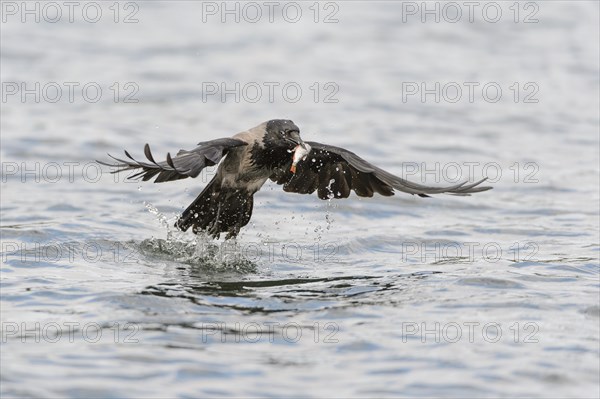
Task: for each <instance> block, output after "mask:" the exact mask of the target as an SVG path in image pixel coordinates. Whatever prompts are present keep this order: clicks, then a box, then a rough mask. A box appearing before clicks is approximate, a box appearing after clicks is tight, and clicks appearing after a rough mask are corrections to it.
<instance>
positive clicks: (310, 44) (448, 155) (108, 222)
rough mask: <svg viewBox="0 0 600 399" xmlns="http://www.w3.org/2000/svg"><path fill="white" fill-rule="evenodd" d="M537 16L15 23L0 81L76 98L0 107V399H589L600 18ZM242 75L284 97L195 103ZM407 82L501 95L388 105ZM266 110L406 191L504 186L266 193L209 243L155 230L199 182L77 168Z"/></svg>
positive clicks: (177, 11) (594, 323)
mask: <svg viewBox="0 0 600 399" xmlns="http://www.w3.org/2000/svg"><path fill="white" fill-rule="evenodd" d="M530 3H533V4H534V5H535V6H537V8H535V7H534V6H527V7H529V8H525V5H526V4H525V3H524V2H521V3H520V4H519V10H520V15H519V22H518V23H515V22H514V20H513V18H514V13H513V10H511V9H510V7H511V6H512V5H513V2H497V4H499V5H500V6H501V8H502V12H503V14H502V17H501V18H500V21H498V22H497V23H491V22H488V21H486V20H485V19H484V18H483V16H482V13H481V8H482V7H483V5H485V4H486V3H481V7H479V8H477V9H476V10H477V11H476V12H475V14H474V22H472V23H471V22H469V21H468V16H467V15H463V17H462V19H461V20H460V21H459V22H457V23H450V22H447V21H446V20H444V18H442V19H441V20H440V22H439V23H436V22H435V21H433V20H432V19H431V17H429V18H428V19H427V20H426V21H425V22H422V21H421V20H420V14H417V15H416V16H415V15H410V14H407V13H404V14H403V7H406V6H407V5H406V2H405V3H402V2H392V1H388V2H367V1H349V2H334V3H333V2H332V3H331V4H333V6H331V5H330V6H328V7H329V8H325V4H324V3H321V4H320V5H319V10H320V15H319V18H318V22H315V21H314V9H310V8H309V7H311V6H313V3H312V2H298V3H297V4H299V5H300V7H301V9H302V11H303V14H302V17H301V18H300V20H299V21H298V22H297V23H290V22H288V21H286V20H285V19H284V18H283V17H282V14H281V12H280V10H281V8H277V9H276V12H275V17H274V22H273V23H271V22H269V21H268V19H267V17H266V14H264V15H263V17H262V19H261V20H259V21H258V22H256V23H251V22H249V21H248V20H245V19H244V18H241V20H240V22H239V23H236V22H235V21H233V20H232V17H229V18H228V19H227V20H226V22H225V23H222V22H221V20H220V19H221V17H220V15H216V16H214V15H206V14H205V15H204V17H205V19H206V22H203V13H202V10H203V8H202V7H203V5H202V3H200V2H191V1H185V2H183V1H174V2H166V1H165V2H162V1H152V2H150V1H143V2H134V3H133V4H134V6H127V7H129V8H125V7H126V4H125V3H120V4H119V9H120V15H119V22H117V23H115V22H114V10H111V9H109V7H110V6H111V5H112V2H98V4H101V6H102V11H103V15H102V18H101V20H100V21H99V22H97V23H90V22H88V21H86V20H85V19H84V18H83V17H82V14H81V9H80V8H78V9H77V10H79V11H77V10H76V13H75V14H74V22H73V23H70V22H68V20H66V18H67V17H66V15H64V16H63V19H62V20H61V21H59V22H57V23H50V22H45V21H44V19H43V18H42V19H41V21H40V22H39V23H36V22H35V21H32V20H31V17H29V19H28V20H26V22H25V23H23V22H21V21H20V15H19V14H17V16H12V15H6V14H5V16H6V17H7V21H6V22H3V23H2V25H1V46H0V49H1V80H2V82H3V85H4V86H3V90H5V89H7V88H8V86H6V83H7V82H13V83H17V84H19V85H20V84H21V83H23V82H25V83H26V84H27V85H28V86H27V87H29V88H31V87H35V86H34V85H35V82H39V83H40V84H41V87H43V86H44V85H46V84H48V83H49V82H57V83H58V84H59V85H61V86H63V88H64V87H65V86H64V83H65V82H76V83H78V84H79V86H77V87H78V88H77V89H75V92H74V93H75V97H74V99H73V101H72V102H71V101H69V99H68V96H67V91H66V89H65V92H64V93H63V97H62V98H61V99H60V101H57V102H56V103H52V102H50V101H49V99H50V97H52V98H54V96H53V94H52V92H51V91H49V92H47V93H45V94H43V93H42V96H41V99H40V101H39V102H37V101H35V99H34V98H33V96H32V95H29V96H26V97H25V99H22V98H21V96H20V93H17V94H15V95H10V96H9V95H7V97H6V98H3V101H2V104H1V106H2V114H1V147H2V148H1V150H0V155H1V158H2V182H1V192H2V194H1V205H2V206H1V226H0V227H1V229H0V231H1V233H2V250H1V254H2V269H1V280H2V285H1V296H2V302H1V310H2V312H1V313H2V315H1V322H2V342H1V358H2V359H1V380H0V382H1V393H2V396H3V397H50V396H52V397H57V396H62V397H84V396H86V397H196V396H205V397H206V396H211V397H215V396H216V397H218V396H260V397H299V396H302V397H305V396H309V397H348V396H352V397H398V396H410V397H415V396H416V397H431V396H440V397H441V396H444V397H448V396H452V397H523V396H530V397H598V395H599V393H600V392H599V369H600V367H599V356H600V349H599V342H600V340H599V304H598V303H599V284H598V283H599V264H598V256H599V254H598V250H599V249H598V248H599V238H598V237H599V209H598V206H599V191H598V181H599V137H598V126H599V123H600V119H599V113H598V110H599V51H598V37H599V30H598V29H599V28H598V26H599V18H598V14H599V6H598V3H597V2H592V1H590V2H585V1H573V2H568V1H548V2H541V1H538V2H530ZM214 4H216V5H217V7H220V2H217V3H214ZM229 4H233V3H229ZM414 4H416V5H417V6H420V3H414ZM429 4H430V5H431V6H432V7H433V4H434V3H429ZM440 4H441V3H440ZM459 4H462V3H459ZM136 6H137V8H136ZM232 7H233V6H232ZM313 7H314V6H313ZM62 10H63V12H66V9H65V8H64V7H63V9H62ZM262 10H263V13H266V8H264V7H263V8H262ZM277 10H279V12H277ZM407 10H408V9H406V8H404V11H407ZM250 11H251V10H248V12H250ZM289 11H290V13H291V12H292V11H291V10H289ZM447 11H448V12H450V11H451V10H447ZM462 11H463V13H466V12H467V11H468V9H467V8H466V7H464V6H462ZM534 11H535V13H534V15H533V17H532V19H537V22H533V23H524V22H523V19H524V18H525V16H527V15H530V13H532V12H534ZM48 12H50V10H48ZM132 12H133V16H132V18H133V19H137V20H138V21H137V22H134V23H123V21H122V20H123V18H124V17H125V16H126V15H130V13H132ZM332 12H333V14H331V13H332ZM490 13H491V11H490ZM290 15H292V17H293V14H290ZM326 15H327V16H330V17H331V18H330V19H333V20H335V19H337V22H335V21H334V22H332V23H324V18H325V16H326ZM403 15H404V17H405V20H404V21H403ZM449 15H450V14H449ZM490 15H492V14H490ZM450 17H452V15H450ZM250 18H252V15H250ZM329 22H331V21H329ZM530 22H531V21H530ZM90 82H93V83H95V84H97V85H99V86H100V87H101V88H102V89H103V91H102V95H101V97H100V99H99V100H98V101H97V102H95V103H92V102H90V101H88V100H89V98H84V97H83V95H82V93H81V90H80V89H81V87H82V86H83V85H85V84H87V83H90ZM115 82H117V83H118V84H119V85H120V86H119V87H120V97H118V98H117V101H115V99H114V98H113V93H114V92H113V90H111V89H110V87H111V86H112V85H113V84H114V83H115ZM235 82H239V83H240V85H241V87H243V86H244V85H245V84H248V83H251V82H254V83H256V84H258V85H260V86H261V87H263V88H265V86H264V82H277V83H278V84H279V86H277V87H279V88H281V87H282V86H283V85H285V84H286V83H290V82H293V83H294V84H295V85H299V86H300V87H301V88H302V95H301V97H300V99H299V101H297V102H292V101H290V99H289V98H287V99H286V98H284V97H283V95H282V93H281V91H280V90H277V89H276V90H275V97H274V98H273V99H272V101H271V100H270V99H269V98H268V96H267V92H266V89H265V91H264V92H263V93H262V97H261V98H260V99H259V101H256V102H251V101H250V100H252V99H253V98H254V97H255V96H254V95H253V94H252V92H248V93H246V94H247V95H246V96H242V98H241V99H240V101H239V102H236V101H235V99H234V98H233V96H232V95H229V96H226V98H225V100H226V101H222V100H221V98H220V97H219V95H218V94H217V95H209V94H208V92H207V90H206V89H207V87H209V86H210V85H211V84H213V83H214V84H217V85H221V84H222V83H225V85H226V88H233V87H235ZM422 82H426V84H427V87H429V88H432V87H435V82H440V84H441V86H443V85H444V84H447V83H449V82H457V83H458V84H459V85H460V86H462V84H463V83H464V82H477V83H479V84H480V86H478V87H479V88H481V87H482V86H483V85H484V84H486V83H489V82H494V83H496V84H497V85H499V86H500V87H501V88H502V96H501V98H500V99H499V101H497V102H490V101H488V99H486V98H484V97H483V95H482V94H481V91H480V90H479V89H476V90H475V97H474V100H473V101H472V102H471V101H469V100H468V98H467V97H466V92H465V93H463V97H462V98H461V99H460V100H459V101H457V102H451V101H449V99H450V97H452V98H454V96H453V95H452V92H448V93H446V94H447V95H446V96H443V98H441V100H440V101H439V103H438V102H436V101H435V99H434V98H433V96H432V95H428V96H426V98H425V101H424V102H423V101H421V99H420V96H419V95H415V96H407V97H406V98H404V99H403V93H406V89H407V87H409V86H410V85H411V84H413V83H415V84H417V85H420V84H421V83H422ZM515 82H517V83H518V86H519V87H520V90H521V91H520V97H519V99H518V101H515V99H514V97H513V94H514V91H513V90H511V89H510V87H511V86H512V85H513V84H514V83H515ZM127 83H131V84H133V86H128V87H125V86H124V85H125V84H127ZM315 83H317V87H319V88H320V94H319V97H318V98H317V99H316V100H315V98H314V90H313V89H311V88H310V87H311V86H312V87H314V86H313V85H314V84H315ZM328 83H330V84H333V86H331V85H330V86H327V87H325V85H326V84H328ZM527 83H531V84H532V85H530V86H527V88H525V87H524V85H525V84H527ZM407 85H408V86H407ZM332 87H333V88H334V89H332ZM411 87H413V86H411ZM463 87H464V86H463ZM513 87H514V86H513ZM50 89H51V87H49V88H48V90H50ZM134 89H137V91H136V93H135V94H133V96H132V97H131V99H133V100H138V101H137V102H125V98H124V97H125V95H126V94H131V93H132V92H133V91H134ZM403 90H404V91H403ZM334 91H337V92H335V94H333V95H332V97H330V98H328V101H325V98H324V97H325V94H326V93H333V92H334ZM533 91H535V94H534V95H533V96H532V97H531V98H529V100H537V102H525V101H524V96H525V95H526V94H530V93H532V92H533ZM90 93H92V92H90ZM290 93H292V92H290ZM3 95H6V91H4V92H3ZM92 95H93V94H90V96H92ZM290 95H292V94H290ZM329 100H337V101H335V102H329ZM272 118H290V119H292V120H294V121H295V122H296V123H297V124H298V125H299V126H300V128H301V130H302V135H303V137H304V138H305V139H307V140H314V141H321V142H325V143H329V144H334V145H339V146H343V147H346V148H349V149H351V150H353V151H355V152H357V153H358V154H360V155H361V156H363V157H364V158H366V159H367V160H370V161H372V162H374V163H376V164H377V165H379V166H381V167H383V168H386V169H387V170H389V171H391V172H394V173H396V174H404V175H405V176H406V177H407V178H410V179H411V180H413V181H416V182H427V183H430V184H433V185H435V184H440V185H442V184H451V182H452V181H455V180H457V179H458V180H459V179H465V178H468V179H469V180H472V181H473V180H475V179H477V178H480V177H482V176H486V175H487V176H489V177H490V180H492V181H493V183H492V185H493V186H494V190H492V191H491V192H486V193H482V194H478V195H475V196H472V197H465V198H460V197H451V196H437V197H435V198H431V199H421V198H413V197H412V196H409V195H405V194H402V193H399V194H397V195H396V196H394V197H391V198H382V197H374V198H371V199H359V198H357V197H356V196H354V195H353V196H352V197H351V198H349V199H347V200H343V201H331V202H328V201H320V200H318V199H317V198H316V197H315V196H301V195H296V194H287V193H284V192H283V191H282V190H281V187H279V186H276V185H274V184H273V183H268V184H267V185H265V187H264V188H263V190H262V191H260V192H259V193H258V194H257V195H256V199H255V209H254V215H253V219H252V221H251V223H250V224H249V225H248V226H247V227H246V228H245V229H244V230H243V234H242V235H241V236H240V237H239V239H238V240H237V242H236V243H235V244H234V245H235V247H223V246H221V245H222V244H220V243H217V244H216V246H215V244H211V243H207V242H203V241H202V240H196V239H195V237H193V236H192V234H191V233H187V234H182V233H178V232H176V231H174V230H173V228H172V227H171V226H172V223H173V222H174V220H175V218H176V216H177V214H178V213H179V212H181V211H182V209H184V207H185V206H187V205H188V204H189V203H190V202H191V201H192V200H193V198H194V197H195V196H196V195H197V193H198V192H199V191H200V190H201V189H202V187H203V185H204V184H205V183H206V182H207V181H208V179H210V178H211V177H212V175H211V173H214V171H210V170H209V171H207V172H206V173H204V174H203V175H202V176H200V177H199V178H198V179H196V180H183V181H178V182H174V183H169V184H164V185H159V184H148V183H146V184H140V183H137V182H133V183H130V182H125V176H119V177H117V178H116V180H115V177H114V176H113V175H109V174H108V173H106V172H107V170H106V169H103V173H101V175H99V176H96V174H97V172H98V169H97V167H96V166H95V164H92V163H91V162H92V161H93V160H96V159H102V160H106V159H107V156H106V153H107V152H108V153H111V154H117V155H119V154H121V150H122V149H124V148H125V149H128V150H129V151H130V152H131V153H132V154H133V155H134V156H137V157H141V156H142V146H143V144H144V143H146V142H148V143H150V144H151V146H152V148H153V150H154V152H155V155H156V156H157V157H160V158H161V159H162V157H163V156H164V155H165V154H166V152H168V151H170V152H171V153H174V152H176V151H177V150H178V149H180V148H188V149H189V148H193V147H194V145H195V144H196V143H197V142H199V141H204V140H210V139H212V138H218V137H224V136H229V135H231V134H233V133H235V132H238V131H241V130H244V129H246V128H249V127H251V126H254V125H256V124H258V123H261V122H262V121H265V120H268V119H272ZM65 162H71V163H72V164H65ZM453 163H457V164H458V165H459V166H460V168H461V169H460V174H459V175H458V176H456V175H453V174H452V173H453V171H455V170H456V169H455V168H454V169H453V167H454V166H455V164H453ZM469 165H473V166H472V169H471V170H472V172H473V173H470V169H469ZM415 166H418V171H416V172H415ZM70 168H71V169H70ZM436 168H437V169H436ZM423 169H427V170H429V171H430V172H429V174H424V172H425V171H424V170H423ZM26 170H33V172H29V173H28V172H26ZM432 170H433V172H431V171H432ZM498 171H500V172H501V175H500V176H499V175H497V172H498ZM57 172H58V173H57ZM449 180H452V181H449ZM470 248H472V250H471V249H470ZM257 329H258V330H257ZM298 334H301V335H298ZM500 334H501V335H500Z"/></svg>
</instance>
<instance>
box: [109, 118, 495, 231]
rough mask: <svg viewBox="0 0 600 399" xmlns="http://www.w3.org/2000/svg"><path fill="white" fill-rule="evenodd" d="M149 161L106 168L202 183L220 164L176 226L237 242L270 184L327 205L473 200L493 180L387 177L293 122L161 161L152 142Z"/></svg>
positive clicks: (158, 180) (157, 179)
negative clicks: (401, 197)
mask: <svg viewBox="0 0 600 399" xmlns="http://www.w3.org/2000/svg"><path fill="white" fill-rule="evenodd" d="M144 154H145V156H146V158H147V159H148V161H143V162H141V161H137V160H135V159H134V158H133V157H132V156H131V155H130V154H129V153H128V152H127V151H125V155H126V157H127V158H128V159H125V160H123V159H119V158H115V157H113V156H111V155H110V154H109V156H110V157H111V158H113V159H114V160H115V161H116V162H117V163H116V164H114V163H107V162H101V161H98V162H99V163H101V164H103V165H106V166H110V167H113V168H115V170H113V171H112V173H119V172H125V171H130V170H134V171H136V172H137V173H135V174H133V175H131V176H129V179H141V180H142V181H148V180H150V179H152V178H155V179H154V182H155V183H163V182H167V181H173V180H179V179H185V178H188V177H197V176H198V175H199V174H200V172H201V171H202V170H203V169H204V168H205V167H207V166H214V165H217V164H219V163H220V164H219V166H218V168H217V172H216V175H215V176H214V178H213V179H212V180H211V181H210V182H209V183H208V185H207V186H206V187H205V188H204V190H202V192H201V193H200V195H198V197H197V198H196V199H195V200H194V202H192V203H191V204H190V206H188V207H187V208H186V209H185V211H183V213H182V214H181V216H180V217H179V219H178V220H177V222H176V223H175V226H176V227H177V228H178V229H180V230H182V231H186V230H188V229H189V228H190V227H192V229H193V232H194V233H196V234H197V233H200V232H205V233H207V234H208V235H210V236H212V237H213V238H216V239H218V238H219V237H220V235H221V233H226V237H225V239H230V238H234V237H236V236H237V234H238V233H239V231H240V229H241V228H242V227H244V226H245V225H247V224H248V222H249V221H250V217H251V216H252V208H253V205H254V194H255V193H256V192H257V191H258V190H260V188H261V187H262V186H263V184H265V182H266V181H267V180H268V179H271V180H272V181H274V182H275V183H277V184H279V185H283V190H284V191H286V192H292V193H299V194H312V193H314V192H315V191H316V193H317V195H318V197H319V198H320V199H323V200H327V199H332V198H348V196H349V195H350V192H351V191H354V192H355V193H356V195H358V196H359V197H372V196H373V194H374V193H377V194H380V195H383V196H391V195H394V190H397V191H401V192H404V193H408V194H413V195H418V196H420V197H429V194H442V193H446V194H451V195H469V194H472V193H477V192H481V191H486V190H490V189H491V188H492V187H489V186H480V184H481V183H482V182H483V181H484V180H486V179H482V180H480V181H478V182H475V183H471V184H467V182H463V183H459V184H456V185H453V186H448V187H429V186H424V185H421V184H417V183H413V182H410V181H408V180H405V179H402V178H400V177H398V176H394V175H393V174H391V173H389V172H386V171H385V170H383V169H381V168H378V167H377V166H375V165H373V164H371V163H369V162H367V161H365V160H364V159H362V158H361V157H359V156H358V155H356V154H355V153H353V152H351V151H349V150H346V149H343V148H340V147H334V146H332V145H327V144H321V143H316V142H312V141H307V142H304V141H303V140H302V139H301V138H300V129H299V128H298V126H296V125H295V124H294V122H292V121H291V120H285V119H273V120H270V121H267V122H264V123H261V124H260V125H258V126H256V127H253V128H251V129H249V130H246V131H244V132H241V133H238V134H236V135H234V136H233V137H230V138H220V139H216V140H211V141H205V142H201V143H199V144H198V147H196V148H194V149H193V150H180V151H179V152H178V153H177V155H176V156H174V157H172V156H171V154H169V153H167V159H166V160H165V161H162V162H156V161H155V160H154V156H153V155H152V152H151V151H150V146H149V145H148V144H146V145H145V147H144Z"/></svg>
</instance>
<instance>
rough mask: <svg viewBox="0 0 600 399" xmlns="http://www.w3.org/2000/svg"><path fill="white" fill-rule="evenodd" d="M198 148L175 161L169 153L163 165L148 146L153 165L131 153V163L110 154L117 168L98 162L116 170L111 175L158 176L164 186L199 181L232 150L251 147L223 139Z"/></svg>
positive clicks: (156, 181)
mask: <svg viewBox="0 0 600 399" xmlns="http://www.w3.org/2000/svg"><path fill="white" fill-rule="evenodd" d="M198 145H199V147H197V148H194V149H193V150H190V151H188V150H180V151H179V152H178V153H177V155H176V156H175V157H171V154H170V153H167V160H166V161H162V162H156V161H155V160H154V157H153V156H152V152H150V146H149V145H148V144H146V145H145V146H144V155H146V158H148V161H150V162H149V163H148V162H140V161H136V160H135V159H134V158H133V157H132V156H131V155H129V153H128V152H127V151H125V155H126V156H127V158H129V160H123V159H119V158H115V157H113V156H112V155H110V154H109V155H108V156H109V157H111V158H112V159H114V160H115V161H117V162H118V163H117V164H114V163H113V164H110V163H106V162H101V161H97V162H98V163H100V164H102V165H106V166H111V167H114V168H116V170H114V171H112V172H111V173H119V172H124V171H127V170H135V169H142V170H141V171H139V172H138V173H136V174H134V175H132V176H129V177H128V178H129V179H142V180H143V181H147V180H150V179H152V178H153V177H154V176H156V180H154V182H155V183H162V182H166V181H173V180H179V179H185V178H186V177H196V176H198V175H199V174H200V172H201V171H202V169H204V168H205V167H207V166H213V165H216V164H218V163H219V161H220V160H221V158H223V157H224V156H225V155H226V154H227V152H228V151H229V150H230V149H232V148H235V147H240V146H243V145H247V143H246V142H245V141H242V140H238V139H231V138H223V139H216V140H211V141H206V142H202V143H198Z"/></svg>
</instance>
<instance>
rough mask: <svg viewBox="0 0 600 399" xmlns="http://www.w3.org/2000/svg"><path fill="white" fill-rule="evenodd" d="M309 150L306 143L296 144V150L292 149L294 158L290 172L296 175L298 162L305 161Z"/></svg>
mask: <svg viewBox="0 0 600 399" xmlns="http://www.w3.org/2000/svg"><path fill="white" fill-rule="evenodd" d="M310 150H311V148H310V146H309V145H308V144H306V143H302V144H298V145H297V146H296V148H294V156H293V157H292V167H291V168H290V172H292V173H296V165H298V162H300V161H303V160H305V159H306V156H307V155H308V153H309V152H310Z"/></svg>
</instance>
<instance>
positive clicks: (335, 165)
mask: <svg viewBox="0 0 600 399" xmlns="http://www.w3.org/2000/svg"><path fill="white" fill-rule="evenodd" d="M306 143H307V144H309V145H310V146H311V147H312V150H311V152H310V153H309V154H308V156H307V157H306V159H305V160H304V161H300V162H299V163H298V165H297V167H296V173H295V174H294V173H292V172H291V171H290V166H291V162H292V160H291V156H290V162H289V163H288V164H287V165H285V166H284V167H283V168H281V169H276V170H275V171H274V172H273V174H272V175H271V176H270V178H271V180H273V181H274V182H276V183H277V184H283V190H284V191H286V192H292V193H299V194H312V193H313V192H315V191H317V194H318V196H319V198H321V199H329V198H348V196H349V195H350V191H352V190H354V192H355V193H356V195H358V196H360V197H372V196H373V193H378V194H381V195H384V196H391V195H394V190H398V191H402V192H405V193H409V194H416V195H419V196H421V197H429V195H427V194H442V193H446V194H452V195H469V194H471V193H478V192H480V191H486V190H490V189H491V188H492V187H489V186H483V187H481V186H479V184H481V183H482V182H483V181H485V180H486V179H487V178H486V179H482V180H480V181H478V182H475V183H471V184H466V183H467V182H463V183H460V184H456V185H453V186H449V187H430V186H424V185H421V184H417V183H413V182H410V181H408V180H405V179H402V178H400V177H398V176H394V175H393V174H391V173H389V172H386V171H385V170H383V169H381V168H378V167H377V166H375V165H372V164H370V163H369V162H367V161H365V160H364V159H362V158H361V157H359V156H358V155H356V154H355V153H353V152H351V151H348V150H345V149H343V148H339V147H334V146H332V145H327V144H321V143H315V142H310V141H307V142H306Z"/></svg>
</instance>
